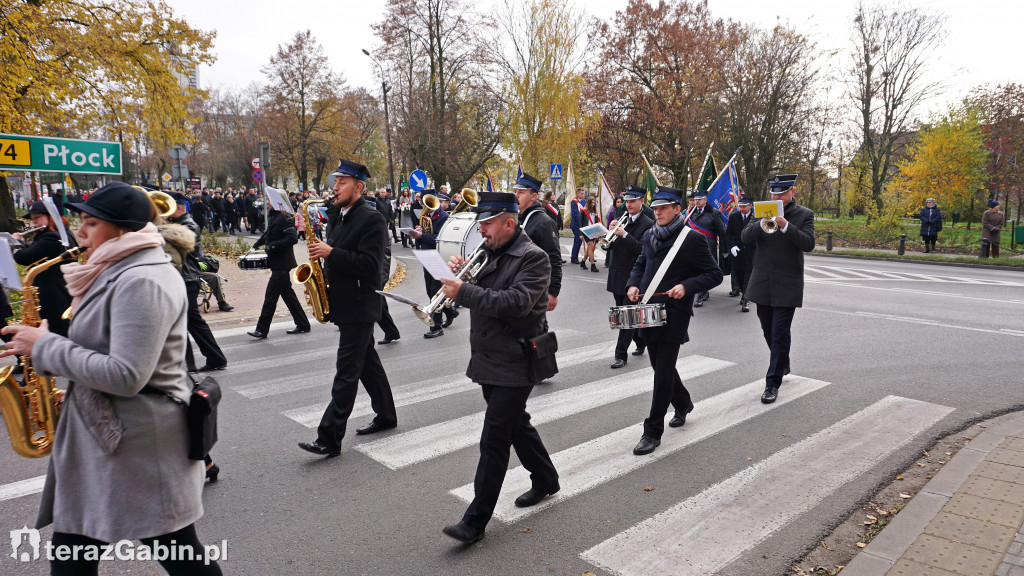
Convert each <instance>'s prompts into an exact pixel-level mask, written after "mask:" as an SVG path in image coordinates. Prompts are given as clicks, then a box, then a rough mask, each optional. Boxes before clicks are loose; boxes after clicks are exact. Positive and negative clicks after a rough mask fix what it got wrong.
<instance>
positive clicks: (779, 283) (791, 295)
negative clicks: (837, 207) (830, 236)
mask: <svg viewBox="0 0 1024 576" xmlns="http://www.w3.org/2000/svg"><path fill="white" fill-rule="evenodd" d="M796 178H797V175H796V174H779V175H777V176H773V177H772V178H769V179H768V186H769V190H770V192H771V197H772V200H781V201H782V204H783V212H782V216H778V217H776V219H775V223H776V224H778V229H776V231H775V232H774V233H771V234H769V233H767V232H765V231H764V230H762V229H761V222H760V220H758V219H752V220H751V221H750V222H749V223H748V224H747V227H746V228H744V229H743V234H742V235H741V237H742V239H743V243H744V244H746V245H753V246H755V248H756V250H755V252H754V268H753V270H752V271H751V273H750V280H749V281H748V284H747V295H746V296H747V299H749V300H750V301H751V302H753V303H755V304H757V318H758V320H760V321H761V331H762V332H763V333H764V340H765V342H767V343H768V348H769V350H771V359H770V360H769V362H768V372H767V373H766V374H765V390H764V394H762V395H761V402H764V403H765V404H771V403H772V402H775V400H776V399H777V398H778V395H779V386H781V385H782V377H783V376H784V375H786V374H789V348H790V343H791V336H790V329H791V327H792V325H793V314H794V313H795V312H796V309H797V308H799V307H800V306H802V305H803V298H804V252H810V251H811V250H814V212H811V210H810V209H808V208H805V207H803V206H800V205H799V204H797V203H796V202H794V201H793V197H794V196H795V195H796Z"/></svg>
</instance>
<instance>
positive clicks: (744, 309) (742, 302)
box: [740, 298, 750, 312]
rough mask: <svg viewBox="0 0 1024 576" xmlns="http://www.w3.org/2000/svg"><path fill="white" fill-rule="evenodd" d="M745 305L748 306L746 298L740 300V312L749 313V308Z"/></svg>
mask: <svg viewBox="0 0 1024 576" xmlns="http://www.w3.org/2000/svg"><path fill="white" fill-rule="evenodd" d="M747 304H748V302H747V299H746V298H742V299H740V311H741V312H750V308H747Z"/></svg>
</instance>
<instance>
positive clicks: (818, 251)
mask: <svg viewBox="0 0 1024 576" xmlns="http://www.w3.org/2000/svg"><path fill="white" fill-rule="evenodd" d="M846 252H847V250H846V249H839V250H838V251H837V250H835V249H833V250H832V251H831V252H830V251H828V250H826V249H825V247H824V246H820V245H816V246H815V247H814V250H813V251H811V252H808V253H807V254H809V255H811V256H826V257H828V258H850V259H854V260H875V261H879V262H899V263H909V264H932V265H935V266H961V267H964V268H984V269H986V270H1011V271H1015V272H1024V266H1004V265H1002V264H981V263H974V262H948V261H944V260H918V259H916V258H913V257H911V258H906V257H903V256H900V257H899V258H879V257H878V256H861V255H859V254H853V253H846ZM893 255H894V256H896V252H893ZM960 256H961V255H959V254H956V255H951V257H960ZM979 260H980V258H979Z"/></svg>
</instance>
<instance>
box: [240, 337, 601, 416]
mask: <svg viewBox="0 0 1024 576" xmlns="http://www.w3.org/2000/svg"><path fill="white" fill-rule="evenodd" d="M614 352H615V345H614V344H608V343H607V342H601V343H599V344H591V345H589V346H584V347H582V348H576V349H571V350H568V351H566V352H564V353H563V352H560V353H559V355H558V365H559V367H560V369H565V368H569V367H572V366H576V365H578V364H585V363H587V362H597V361H608V359H609V358H610V357H611V356H612V355H613V354H614ZM332 375H333V372H332ZM330 378H331V376H328V381H330ZM268 385H270V384H268ZM316 385H317V386H323V380H322V379H321V380H320V381H318V382H317V384H316ZM301 386H302V387H308V386H305V384H302V385H301ZM476 389H477V386H476V385H475V384H473V382H472V381H470V379H469V378H466V377H465V376H464V375H463V374H462V373H455V374H449V375H446V376H439V377H437V378H431V379H429V380H424V381H421V382H413V383H411V384H404V385H402V386H395V387H393V388H392V389H391V393H392V396H394V398H395V406H396V407H397V406H408V405H410V404H416V403H417V402H426V401H428V400H434V399H437V398H441V397H444V396H448V395H451V394H459V393H461V392H466V391H470V390H476ZM256 390H259V389H256ZM325 409H327V402H322V403H319V404H314V405H312V406H303V407H302V408H295V409H293V410H287V411H285V412H283V414H284V415H285V416H287V417H288V418H291V419H292V420H294V421H296V422H298V423H299V424H302V425H303V426H305V427H306V428H316V427H317V425H319V423H320V418H321V417H322V416H323V414H324V410H325ZM370 414H373V408H371V407H370V398H369V396H366V395H365V394H361V395H359V396H357V397H356V403H355V406H354V407H353V408H352V414H351V416H349V418H350V419H352V418H359V417H361V416H368V415H370Z"/></svg>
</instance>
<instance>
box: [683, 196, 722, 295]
mask: <svg viewBox="0 0 1024 576" xmlns="http://www.w3.org/2000/svg"><path fill="white" fill-rule="evenodd" d="M693 201H694V207H693V210H692V211H691V212H690V222H689V224H690V227H691V228H692V229H693V231H694V232H697V233H698V234H700V235H701V236H704V239H705V240H706V241H707V243H708V249H709V250H711V257H712V258H714V259H715V260H719V258H720V256H719V254H718V244H719V241H721V244H722V249H723V250H727V249H728V248H729V246H727V243H728V241H727V239H726V234H725V220H724V219H723V218H722V213H721V212H719V211H718V210H717V209H715V207H714V206H708V193H707V191H704V190H697V191H695V192H694V193H693ZM710 299H711V294H709V293H708V291H706V290H705V291H703V292H701V293H700V294H698V295H697V298H696V300H694V302H693V306H694V307H695V308H700V307H701V306H703V305H704V303H705V302H707V301H708V300H710Z"/></svg>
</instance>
